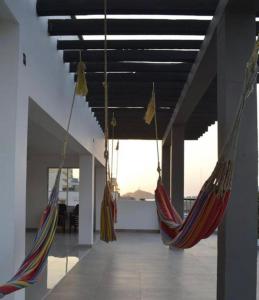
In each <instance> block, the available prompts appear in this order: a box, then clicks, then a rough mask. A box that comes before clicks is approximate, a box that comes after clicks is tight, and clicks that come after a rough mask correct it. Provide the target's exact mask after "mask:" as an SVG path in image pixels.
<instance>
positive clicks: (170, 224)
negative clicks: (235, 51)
mask: <svg viewBox="0 0 259 300" xmlns="http://www.w3.org/2000/svg"><path fill="white" fill-rule="evenodd" d="M258 51H259V38H258V40H257V42H256V45H255V47H254V50H253V53H252V55H251V57H250V59H249V61H248V63H247V64H246V69H245V80H244V86H243V92H242V95H241V97H240V101H239V105H238V111H237V114H236V117H235V119H234V123H233V127H232V130H231V131H230V134H229V136H228V138H227V139H226V143H225V145H224V146H223V148H222V151H221V154H220V155H219V159H218V162H217V164H216V166H215V168H214V170H213V172H212V174H211V176H210V177H209V178H208V179H207V181H206V182H205V183H204V185H203V187H202V189H201V191H200V193H199V195H198V197H197V199H196V201H195V203H194V205H193V207H192V209H191V211H190V213H189V214H188V216H187V218H186V219H185V220H183V219H182V218H181V217H180V215H179V214H178V213H177V211H176V209H175V208H174V206H173V204H172V202H171V199H170V197H169V196H168V194H167V192H166V190H165V187H164V185H163V183H162V179H161V170H160V160H159V153H157V155H158V173H159V179H158V183H157V188H156V191H155V200H156V206H157V213H158V219H159V224H160V232H161V237H162V241H163V242H164V244H166V245H171V246H174V247H177V248H181V249H186V248H191V247H193V246H194V245H196V244H197V243H198V242H199V241H200V240H202V239H206V238H208V237H209V236H210V235H211V234H212V233H213V232H214V231H215V229H216V228H217V227H218V226H219V224H220V223H221V222H222V220H223V217H224V214H225V211H226V209H227V205H228V202H229V199H230V195H231V185H232V178H233V167H234V162H235V159H236V153H237V144H238V140H239V131H240V123H241V120H242V115H243V111H244V108H245V105H246V103H247V100H248V99H249V96H250V95H251V93H252V92H253V90H254V88H255V85H256V78H257V60H258ZM153 118H154V119H155V131H156V140H157V145H158V137H157V121H156V106H155V88H154V86H153V91H152V98H151V101H150V103H149V105H148V109H147V113H146V116H145V121H146V122H147V123H149V124H150V123H151V121H152V119H153Z"/></svg>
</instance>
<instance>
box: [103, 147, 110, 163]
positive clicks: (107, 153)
mask: <svg viewBox="0 0 259 300" xmlns="http://www.w3.org/2000/svg"><path fill="white" fill-rule="evenodd" d="M104 158H105V160H106V161H107V160H108V158H109V151H108V150H107V149H106V150H105V151H104Z"/></svg>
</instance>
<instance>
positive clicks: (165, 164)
mask: <svg viewBox="0 0 259 300" xmlns="http://www.w3.org/2000/svg"><path fill="white" fill-rule="evenodd" d="M170 153H171V145H170V144H169V145H168V144H165V145H163V148H162V181H163V184H164V186H165V189H166V191H167V193H168V194H169V195H170V181H171V179H170V169H171V164H170Z"/></svg>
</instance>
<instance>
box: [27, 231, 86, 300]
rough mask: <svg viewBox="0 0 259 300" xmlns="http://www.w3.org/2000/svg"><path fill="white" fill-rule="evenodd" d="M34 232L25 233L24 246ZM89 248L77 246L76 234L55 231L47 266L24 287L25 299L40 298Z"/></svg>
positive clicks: (30, 239)
mask: <svg viewBox="0 0 259 300" xmlns="http://www.w3.org/2000/svg"><path fill="white" fill-rule="evenodd" d="M34 236H35V232H27V233H26V248H27V250H28V249H30V245H31V244H32V241H33V239H34ZM88 251H89V248H86V247H79V246H78V235H77V234H63V233H57V234H56V237H55V241H54V244H53V246H52V248H51V251H50V254H49V257H48V263H47V268H46V269H45V270H44V271H43V273H42V274H41V276H40V278H39V282H38V283H37V284H35V285H34V286H32V287H30V288H28V289H26V292H25V295H26V297H25V298H26V300H41V299H44V297H45V296H46V295H47V294H48V293H49V292H50V291H51V290H52V289H53V287H54V286H56V284H57V283H58V282H59V281H60V280H61V279H62V278H63V277H64V276H65V275H66V274H67V273H68V272H69V271H70V270H71V269H72V268H73V267H74V266H75V265H76V264H77V263H78V261H79V260H80V259H81V258H82V257H83V256H84V255H86V254H87V252H88Z"/></svg>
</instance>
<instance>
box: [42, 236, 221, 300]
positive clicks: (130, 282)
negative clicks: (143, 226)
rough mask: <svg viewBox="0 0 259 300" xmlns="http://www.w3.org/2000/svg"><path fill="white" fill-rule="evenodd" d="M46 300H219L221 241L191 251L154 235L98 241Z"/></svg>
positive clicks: (208, 243)
mask: <svg viewBox="0 0 259 300" xmlns="http://www.w3.org/2000/svg"><path fill="white" fill-rule="evenodd" d="M46 299H47V300H56V299H62V300H72V299H73V300H79V299H80V300H82V299H84V300H93V299H94V300H99V299H103V300H110V299H113V300H169V299H170V300H173V299H174V300H215V299H216V236H212V237H211V238H210V239H208V240H207V241H202V242H201V243H200V244H199V245H198V246H196V247H194V248H193V249H190V250H186V251H179V250H178V251H177V250H169V249H168V248H167V247H165V246H163V245H162V243H161V241H160V236H159V234H151V233H120V234H119V241H118V242H117V243H113V244H110V245H106V244H104V243H102V242H100V241H98V242H97V243H96V244H95V246H94V247H93V249H92V250H91V251H90V252H89V253H88V255H87V256H86V257H85V258H83V259H82V260H81V261H80V262H79V263H78V264H77V265H76V266H75V267H74V268H73V270H72V271H71V272H70V273H69V274H68V275H67V276H66V277H65V278H64V279H63V280H62V281H61V282H60V283H59V284H58V285H57V287H56V288H55V289H54V290H53V292H52V293H51V294H50V295H49V296H48V297H47V298H46Z"/></svg>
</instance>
